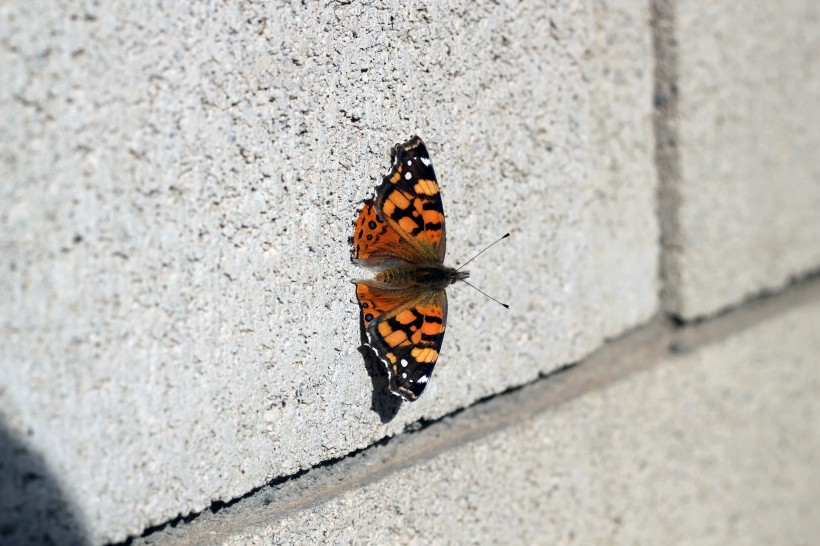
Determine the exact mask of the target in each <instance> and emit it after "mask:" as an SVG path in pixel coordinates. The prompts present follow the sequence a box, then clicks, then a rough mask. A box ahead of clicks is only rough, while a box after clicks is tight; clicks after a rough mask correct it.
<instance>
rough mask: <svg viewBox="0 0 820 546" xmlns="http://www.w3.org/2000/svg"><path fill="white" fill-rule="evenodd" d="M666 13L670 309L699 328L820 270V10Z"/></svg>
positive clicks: (777, 6)
mask: <svg viewBox="0 0 820 546" xmlns="http://www.w3.org/2000/svg"><path fill="white" fill-rule="evenodd" d="M656 3H657V4H659V5H663V6H664V8H663V9H662V10H659V12H660V13H662V14H665V17H666V20H667V21H666V22H667V23H669V24H668V25H666V26H659V28H658V31H659V32H661V33H665V34H671V35H672V36H671V38H670V37H669V36H667V37H665V40H666V42H665V43H666V45H667V47H666V49H664V50H662V51H661V54H660V61H659V62H660V63H661V64H662V69H663V71H664V74H666V75H667V76H670V75H671V76H673V77H675V81H676V83H675V84H674V85H673V86H671V89H673V91H672V92H671V93H670V87H669V86H667V87H666V90H665V92H663V93H660V94H659V95H658V96H657V97H656V99H657V100H658V101H659V103H660V104H662V105H663V106H662V110H663V111H664V112H665V113H666V114H671V115H673V116H674V119H671V120H669V121H668V124H669V125H671V126H673V127H672V131H671V133H670V135H667V136H669V137H670V138H666V139H664V140H663V143H664V145H665V146H664V147H665V150H664V151H665V153H666V154H671V155H672V156H673V159H672V161H667V162H666V167H667V168H666V169H663V170H662V172H663V173H664V189H665V191H666V194H667V195H666V199H665V203H664V204H665V210H664V213H663V214H664V219H665V222H666V223H667V229H665V230H664V231H665V233H664V234H665V236H666V245H665V257H666V260H665V262H666V267H665V271H666V274H667V280H668V285H667V296H668V297H667V298H666V299H667V302H666V304H667V308H668V309H669V311H670V312H672V313H674V314H676V315H678V316H680V317H681V318H684V319H695V318H700V317H704V316H709V315H713V314H715V313H717V312H720V311H721V310H725V309H727V308H729V307H732V306H736V305H738V304H740V303H742V302H743V301H744V300H746V299H748V298H750V297H752V296H754V295H756V294H760V293H762V292H771V291H773V290H776V289H778V288H781V287H783V286H784V285H786V284H787V283H788V282H789V281H790V280H792V279H794V278H795V277H802V276H805V275H807V274H810V273H812V272H815V271H818V270H820V237H818V233H820V214H818V211H820V154H818V153H817V149H818V147H820V56H818V55H817V52H818V51H820V4H818V3H817V2H815V1H813V0H787V1H784V2H777V3H769V2H754V3H742V4H741V3H737V2H720V3H714V2H709V3H700V2H675V1H663V2H660V1H659V2H656ZM663 65H665V66H663ZM667 159H668V158H667ZM661 165H662V167H664V164H663V163H662V164H661ZM669 167H671V168H669Z"/></svg>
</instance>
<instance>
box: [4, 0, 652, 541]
mask: <svg viewBox="0 0 820 546" xmlns="http://www.w3.org/2000/svg"><path fill="white" fill-rule="evenodd" d="M0 25H1V26H0V36H2V40H0V65H1V66H3V67H4V68H3V70H2V72H1V73H0V119H2V123H0V199H2V207H0V210H1V211H2V212H0V256H2V258H1V259H2V265H1V266H0V267H1V269H0V270H1V271H2V274H0V294H2V296H0V332H2V338H3V343H2V349H0V411H2V419H1V420H0V424H1V425H2V427H3V428H5V429H7V430H8V432H9V434H10V435H12V436H14V437H15V438H19V439H20V441H21V442H23V443H24V445H25V447H26V450H24V451H19V452H15V453H16V455H15V457H16V458H17V459H20V465H19V467H20V468H25V467H26V465H27V464H28V463H29V462H30V461H29V458H32V457H37V458H38V460H39V459H40V458H41V459H42V461H44V465H43V468H44V470H43V473H47V474H48V475H49V476H50V477H51V478H53V480H54V484H55V485H54V487H55V488H57V489H59V490H60V491H65V494H66V496H67V497H68V498H70V499H72V500H73V501H75V502H74V505H75V506H73V508H72V511H75V512H76V513H77V514H78V515H77V522H76V523H77V525H76V528H77V529H84V531H83V532H84V533H86V534H87V537H88V539H89V540H90V541H91V542H93V543H101V542H105V541H117V540H122V539H124V538H126V537H127V536H129V535H131V534H135V533H137V534H138V533H140V532H141V531H142V530H143V529H144V528H146V527H147V526H150V525H155V524H159V523H162V522H165V521H168V520H169V519H172V518H174V517H175V516H177V515H178V514H182V515H185V514H188V513H190V512H192V511H199V510H202V509H204V508H205V507H207V506H209V505H210V503H211V502H212V501H214V500H229V499H233V498H235V497H238V496H241V495H243V494H245V493H246V492H248V491H249V490H251V489H253V488H255V487H258V486H260V485H262V484H264V483H266V482H268V481H269V480H271V479H273V478H275V477H279V476H287V475H290V474H293V473H294V472H297V471H299V470H301V469H304V468H308V467H310V466H311V465H315V464H317V463H319V462H321V461H325V460H328V459H332V458H335V457H341V456H344V455H346V454H347V453H349V452H350V451H352V450H355V449H358V448H362V447H365V446H368V445H370V444H372V443H373V442H374V441H376V440H378V439H380V438H383V437H384V436H386V435H393V434H396V433H398V432H401V431H402V430H403V429H404V427H405V426H406V425H407V424H408V423H413V422H415V421H417V420H418V419H420V418H434V417H437V416H441V415H444V414H446V413H448V412H451V411H453V410H455V409H457V408H460V407H463V406H465V405H468V404H470V403H472V402H474V401H476V400H478V399H480V398H482V397H485V396H488V395H491V394H493V393H497V392H499V391H502V390H504V389H506V388H508V387H510V386H514V385H520V384H522V383H525V382H527V381H531V380H533V379H535V378H536V377H538V375H539V374H541V373H544V372H549V371H551V370H554V369H556V368H558V367H560V366H563V365H565V364H567V363H569V362H573V361H576V360H577V359H579V358H581V357H583V356H584V355H586V354H588V353H589V352H590V351H592V350H594V349H595V348H596V347H598V346H599V345H600V343H601V341H602V340H603V339H604V337H607V336H614V335H617V334H619V333H620V332H622V331H624V330H626V329H629V328H632V327H634V326H635V325H637V324H638V323H640V322H641V321H644V320H646V319H647V318H648V317H649V316H650V315H651V314H652V313H653V312H654V311H655V309H656V291H657V284H656V279H655V267H656V261H657V259H656V253H657V247H656V244H655V239H656V233H657V230H656V228H655V227H654V220H653V217H652V213H653V196H654V193H655V187H654V177H653V175H652V165H651V138H652V135H651V132H650V131H649V120H648V113H649V108H650V103H649V97H648V96H644V94H645V93H646V90H647V89H648V88H649V85H650V77H651V73H650V71H651V54H650V42H649V35H650V34H649V29H648V26H647V15H646V13H645V6H638V5H632V4H630V3H626V2H598V3H595V4H594V5H592V6H590V7H586V6H584V5H580V4H578V3H575V2H569V1H560V2H556V3H552V4H550V5H543V3H541V2H535V1H531V2H523V3H520V4H514V5H513V4H507V3H499V4H497V5H495V4H494V5H481V6H477V5H475V4H474V3H473V2H467V1H460V2H455V1H450V2H438V3H430V4H429V5H423V4H417V5H413V6H404V5H397V4H394V3H380V2H376V3H374V4H368V5H362V4H360V3H357V2H354V3H329V4H327V5H322V6H318V5H315V4H307V5H301V4H298V3H297V4H294V5H286V4H284V3H280V2H245V3H242V4H233V3H228V4H224V3H218V2H217V3H205V4H187V3H174V2H171V3H151V4H147V3H131V4H125V3H103V4H89V3H84V2H70V1H61V2H44V1H35V2H29V1H22V0H19V1H12V2H4V3H3V4H2V5H1V6H0ZM413 133H418V134H420V135H422V136H423V137H424V138H425V140H426V141H427V143H428V146H429V149H430V151H431V153H432V156H433V160H434V162H435V166H436V170H437V173H438V175H439V178H440V181H441V186H442V191H443V197H444V202H445V207H446V212H447V217H448V231H449V233H448V239H449V244H448V247H449V251H450V252H449V261H450V262H451V263H463V262H464V261H465V260H466V259H467V258H468V257H469V256H470V255H471V254H472V253H474V252H475V251H476V250H477V249H479V248H480V247H481V246H482V245H484V244H486V243H487V242H489V241H491V240H493V239H494V238H495V237H496V236H498V235H500V234H502V233H504V232H505V231H511V232H512V233H513V236H512V237H511V238H510V240H509V243H508V244H506V245H505V246H503V247H500V248H498V249H495V250H494V251H493V253H492V254H488V255H487V256H486V257H482V259H481V261H479V262H476V263H475V266H474V267H471V269H472V270H473V272H474V281H475V283H477V284H478V285H479V286H480V287H482V288H483V289H485V290H487V291H488V292H490V293H492V294H494V295H496V296H497V297H499V298H500V299H502V300H504V301H507V302H509V303H510V304H512V309H511V310H510V311H509V312H504V311H503V310H502V309H500V308H498V307H496V306H494V305H493V304H492V303H491V302H488V301H486V300H484V299H483V297H482V296H480V295H479V294H477V293H475V292H473V291H471V290H470V289H469V288H468V287H466V286H458V287H453V289H452V290H451V291H450V304H451V308H450V315H449V317H450V323H449V326H448V335H447V339H445V342H444V348H443V356H442V358H441V360H440V365H439V368H438V369H437V371H436V375H435V377H434V379H433V381H432V383H431V385H430V387H429V389H428V392H426V393H425V395H424V397H423V398H422V399H421V400H420V401H419V402H417V403H416V404H414V405H412V406H410V405H404V406H402V407H401V408H399V410H398V415H396V416H395V418H394V419H392V420H390V419H389V417H392V415H390V416H388V418H385V415H384V414H382V415H379V414H377V413H376V412H374V411H372V409H371V405H372V403H373V401H372V400H371V398H372V393H371V391H372V383H371V380H370V378H369V377H368V373H367V371H366V369H365V366H364V364H363V362H362V359H361V357H360V355H359V353H358V352H357V350H356V349H357V346H358V341H359V331H358V317H357V307H356V305H354V304H353V303H351V299H352V297H353V290H352V287H351V285H350V284H349V280H350V279H351V278H353V277H356V276H358V275H360V274H361V272H359V271H356V270H355V269H354V268H353V267H351V266H350V265H349V261H348V248H347V236H348V231H349V229H350V227H349V226H350V222H351V221H352V219H353V217H354V215H355V212H356V208H357V203H358V202H359V201H360V200H362V199H363V198H365V197H367V196H368V195H369V194H370V193H371V192H372V188H373V186H374V185H375V183H376V182H377V180H378V179H379V177H380V175H381V174H382V173H383V172H384V171H385V170H386V168H387V164H388V161H389V157H388V150H389V147H390V146H391V145H392V144H393V143H394V142H396V141H398V140H402V139H404V138H407V137H408V136H410V135H411V134H413ZM383 420H385V421H388V422H386V423H383V422H382V421H383ZM26 453H30V455H26ZM19 487H23V485H20V486H19ZM12 501H13V500H12ZM12 501H10V502H12ZM51 513H52V512H48V511H47V510H44V511H43V512H42V513H39V514H37V512H36V510H35V511H34V512H33V514H34V515H32V516H31V518H32V519H31V521H42V520H43V519H44V518H48V517H51V516H49V515H48V514H51ZM43 514H45V515H43ZM25 523H26V521H22V522H18V524H20V525H25Z"/></svg>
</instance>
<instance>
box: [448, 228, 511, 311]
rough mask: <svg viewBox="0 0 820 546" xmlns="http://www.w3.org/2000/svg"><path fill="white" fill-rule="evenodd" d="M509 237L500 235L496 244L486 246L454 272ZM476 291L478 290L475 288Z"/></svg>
mask: <svg viewBox="0 0 820 546" xmlns="http://www.w3.org/2000/svg"><path fill="white" fill-rule="evenodd" d="M509 236H510V234H509V233H505V234H504V235H502V236H501V237H499V238H498V240H497V241H496V242H494V243H491V244H489V245H487V246H486V247H484V250H482V251H481V252H479V253H478V254H476V255H475V256H473V257H472V258H470V259H469V260H467V261H466V262H464V263H463V264H461V265H460V266H458V267H457V268H456V271H459V270H460V269H461V268H462V267H464V266H465V265H467V264H468V263H470V262H472V261H473V260H475V259H476V258H478V257H479V256H481V255H482V254H484V253H485V252H487V251H488V250H490V249H491V248H492V247H494V246H495V245H497V244H498V243H500V242H501V241H503V240H504V239H506V238H507V237H509ZM467 284H469V283H467ZM470 286H472V285H470ZM473 288H475V286H473ZM476 290H478V288H476ZM478 291H479V292H481V290H478ZM481 293H482V294H484V292H481ZM484 295H485V296H486V294H484ZM487 297H488V298H489V296H487ZM490 299H492V298H490ZM501 305H504V304H503V303H502V304H501Z"/></svg>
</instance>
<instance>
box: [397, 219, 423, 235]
mask: <svg viewBox="0 0 820 546" xmlns="http://www.w3.org/2000/svg"><path fill="white" fill-rule="evenodd" d="M399 227H400V228H401V229H403V230H404V231H406V232H407V233H411V232H412V231H413V230H414V229H416V228H417V227H419V225H418V224H417V223H416V222H414V221H413V219H412V218H410V217H409V216H403V217H402V218H401V220H399Z"/></svg>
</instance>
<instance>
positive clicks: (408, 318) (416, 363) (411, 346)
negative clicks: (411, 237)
mask: <svg viewBox="0 0 820 546" xmlns="http://www.w3.org/2000/svg"><path fill="white" fill-rule="evenodd" d="M356 297H357V298H358V300H359V306H360V307H361V311H362V320H363V322H364V328H365V333H366V335H367V342H366V344H365V345H367V346H368V347H370V349H371V350H372V351H373V352H374V353H375V354H376V356H377V357H378V358H379V360H381V362H382V363H383V364H384V366H385V368H386V369H387V377H388V388H389V389H390V392H392V393H393V394H395V395H397V396H400V397H402V398H403V399H405V400H407V401H409V402H413V401H415V400H416V399H418V397H419V396H421V393H422V392H424V389H425V387H426V386H427V384H428V382H429V381H430V377H431V376H432V374H433V368H434V367H435V365H436V360H438V354H439V350H440V349H441V343H442V341H443V340H444V329H445V322H446V319H447V294H446V293H445V292H444V290H443V289H441V290H426V291H418V290H415V291H413V290H392V289H389V288H386V287H383V286H380V285H379V284H378V283H376V282H372V281H361V282H359V283H357V284H356Z"/></svg>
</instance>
